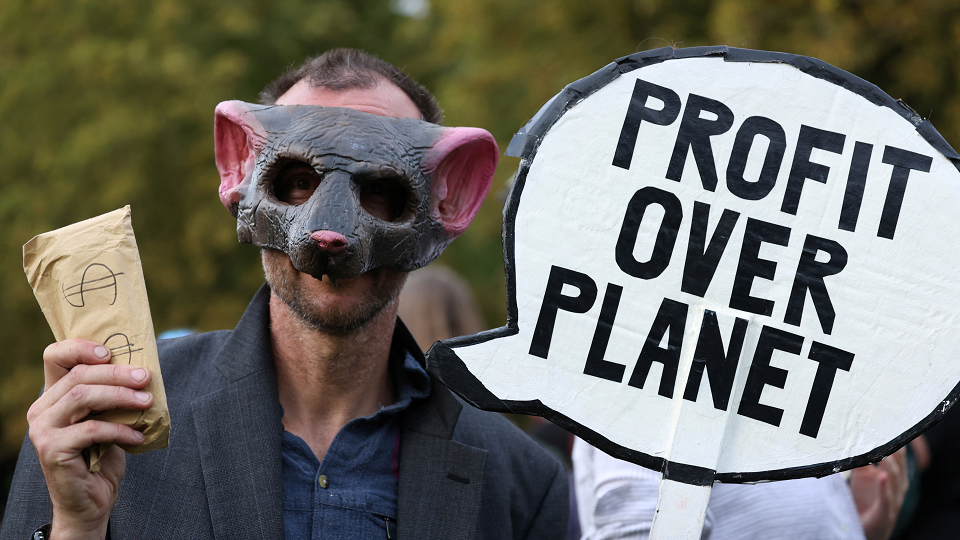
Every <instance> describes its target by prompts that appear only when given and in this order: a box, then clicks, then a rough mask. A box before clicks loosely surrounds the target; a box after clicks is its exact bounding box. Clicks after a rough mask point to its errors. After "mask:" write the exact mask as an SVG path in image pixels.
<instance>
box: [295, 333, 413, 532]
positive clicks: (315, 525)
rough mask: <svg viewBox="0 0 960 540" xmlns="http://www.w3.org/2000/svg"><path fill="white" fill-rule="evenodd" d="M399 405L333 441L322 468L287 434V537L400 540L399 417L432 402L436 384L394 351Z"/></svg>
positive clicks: (349, 427)
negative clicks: (414, 406)
mask: <svg viewBox="0 0 960 540" xmlns="http://www.w3.org/2000/svg"><path fill="white" fill-rule="evenodd" d="M390 373H391V376H392V377H393V382H394V385H395V395H396V396H397V401H396V403H394V404H393V405H390V406H389V407H384V408H382V409H380V410H379V411H377V412H376V413H375V414H373V415H372V416H365V417H363V418H355V419H353V420H351V421H350V422H348V423H347V425H345V426H343V428H341V429H340V431H339V432H338V433H337V435H336V437H334V439H333V442H332V443H331V444H330V448H329V449H328V450H327V453H326V455H325V456H324V458H323V463H320V462H319V461H318V460H317V457H316V456H315V455H314V454H313V451H312V450H310V447H309V446H307V443H306V442H304V440H303V439H301V438H300V437H298V436H296V435H294V434H292V433H290V432H288V431H284V432H283V444H282V455H283V531H284V537H285V538H287V539H309V540H314V539H321V538H323V539H335V540H361V539H363V540H365V539H370V538H396V537H397V534H396V520H397V484H398V480H399V474H400V412H402V411H403V410H405V409H406V408H407V407H409V406H410V403H411V402H412V401H413V400H418V399H424V398H426V397H427V396H428V395H429V394H430V377H429V376H428V375H427V372H426V371H424V369H423V367H421V366H420V364H419V363H418V362H417V361H416V359H414V357H413V356H412V355H411V354H410V353H409V352H407V351H398V350H396V349H393V350H391V351H390Z"/></svg>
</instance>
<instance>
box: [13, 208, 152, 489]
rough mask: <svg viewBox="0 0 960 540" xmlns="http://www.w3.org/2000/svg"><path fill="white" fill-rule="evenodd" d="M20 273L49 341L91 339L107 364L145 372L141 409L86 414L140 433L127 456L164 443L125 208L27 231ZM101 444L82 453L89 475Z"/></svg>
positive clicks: (146, 311)
mask: <svg viewBox="0 0 960 540" xmlns="http://www.w3.org/2000/svg"><path fill="white" fill-rule="evenodd" d="M23 270H24V271H25V272H26V274H27V280H28V281H29V282H30V286H31V287H33V293H34V295H35V296H36V297H37V302H39V303H40V308H41V309H42V310H43V314H44V316H45V317H46V318H47V322H48V323H49V324H50V329H51V330H53V335H54V336H55V337H56V339H57V341H62V340H64V339H74V338H82V339H89V340H91V341H96V342H98V343H102V344H103V345H104V346H106V347H107V348H108V349H110V352H111V354H112V355H113V356H112V358H111V359H110V363H111V364H132V365H137V366H141V367H143V368H145V369H148V370H150V375H151V378H150V384H148V385H147V386H146V388H144V390H145V391H147V392H150V393H151V394H153V405H152V406H151V407H150V408H149V409H147V410H145V411H134V410H123V409H114V410H110V411H97V412H94V413H92V414H90V415H89V416H88V417H87V419H92V418H96V419H97V420H103V421H106V422H117V423H120V424H126V425H128V426H131V427H133V428H134V429H137V430H139V431H141V432H143V434H144V442H143V443H142V444H140V445H138V446H126V445H120V447H121V448H123V449H124V450H126V451H127V452H130V453H131V454H140V453H143V452H148V451H150V450H157V449H160V448H166V446H167V438H168V436H169V434H170V413H169V411H168V410H167V397H166V394H165V393H164V390H163V379H162V378H161V376H160V362H159V357H158V356H157V340H156V337H155V335H154V333H153V320H152V319H151V317H150V306H149V304H148V303H147V288H146V285H145V284H144V281H143V269H142V268H141V265H140V252H139V251H138V250H137V241H136V239H135V238H134V236H133V225H132V224H131V222H130V207H129V206H125V207H123V208H121V209H119V210H115V211H113V212H110V213H107V214H104V215H102V216H98V217H95V218H91V219H88V220H85V221H81V222H79V223H74V224H73V225H69V226H67V227H64V228H62V229H57V230H55V231H51V232H47V233H43V234H40V235H38V236H35V237H34V238H32V239H31V240H30V241H29V242H27V243H26V244H24V246H23ZM107 448H108V446H107V445H99V444H98V445H94V446H92V447H91V448H90V449H89V450H88V452H87V454H85V457H87V458H88V464H89V468H90V471H91V472H97V471H99V470H100V457H101V456H102V455H103V453H104V452H105V451H106V450H107Z"/></svg>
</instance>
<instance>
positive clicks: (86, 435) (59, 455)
mask: <svg viewBox="0 0 960 540" xmlns="http://www.w3.org/2000/svg"><path fill="white" fill-rule="evenodd" d="M142 442H143V433H140V432H139V431H137V430H135V429H133V428H132V427H130V426H125V425H123V424H116V423H114V422H101V421H99V420H87V421H86V422H80V423H79V424H74V425H72V426H70V427H67V428H64V429H61V430H58V432H57V436H56V441H50V440H44V439H43V438H41V440H39V441H33V443H34V446H35V447H36V449H37V454H38V455H41V456H46V457H47V459H48V460H49V461H48V463H57V462H66V461H68V460H70V459H73V458H75V457H76V456H78V455H80V453H81V452H82V451H83V450H84V449H86V448H89V447H90V446H91V445H93V444H97V443H100V444H111V443H113V444H126V445H138V444H140V443H142ZM54 444H55V446H54Z"/></svg>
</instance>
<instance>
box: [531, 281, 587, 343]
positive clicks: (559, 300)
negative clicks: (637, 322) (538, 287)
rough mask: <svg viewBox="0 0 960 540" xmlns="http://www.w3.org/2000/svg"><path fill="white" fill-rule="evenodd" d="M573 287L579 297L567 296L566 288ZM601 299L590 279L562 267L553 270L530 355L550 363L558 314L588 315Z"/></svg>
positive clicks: (534, 332)
mask: <svg viewBox="0 0 960 540" xmlns="http://www.w3.org/2000/svg"><path fill="white" fill-rule="evenodd" d="M564 284H567V285H571V286H573V287H576V288H577V289H579V291H580V292H579V294H577V296H564V295H563V293H562V291H563V285H564ZM596 299H597V284H596V283H594V281H593V280H592V279H590V276H588V275H586V274H581V273H580V272H576V271H573V270H567V269H566V268H562V267H560V266H551V267H550V277H548V278H547V289H546V291H544V293H543V304H541V305H540V315H539V316H538V317H537V326H536V327H535V328H534V330H533V340H532V341H531V342H530V354H532V355H533V356H539V357H540V358H543V359H546V358H547V353H548V352H549V351H550V340H552V339H553V327H554V326H555V325H556V323H557V311H558V310H561V309H562V310H564V311H569V312H570V313H586V312H588V311H590V308H591V307H593V302H594V301H595V300H596Z"/></svg>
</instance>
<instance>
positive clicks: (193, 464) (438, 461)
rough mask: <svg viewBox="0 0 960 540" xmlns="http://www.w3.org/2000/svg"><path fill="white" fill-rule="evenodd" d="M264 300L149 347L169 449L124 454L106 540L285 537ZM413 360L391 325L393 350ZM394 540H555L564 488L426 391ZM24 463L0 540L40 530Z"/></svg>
mask: <svg viewBox="0 0 960 540" xmlns="http://www.w3.org/2000/svg"><path fill="white" fill-rule="evenodd" d="M268 298H269V289H268V288H267V287H266V286H264V287H263V288H261V289H260V291H259V292H258V293H257V295H256V296H255V297H254V299H253V301H252V302H251V303H250V307H248V308H247V311H246V313H244V315H243V318H242V319H241V320H240V322H239V324H238V325H237V328H236V329H235V330H234V331H232V332H229V331H221V332H210V333H206V334H200V335H196V336H189V337H186V338H180V339H174V340H163V341H160V342H159V346H160V359H161V367H162V372H163V379H164V386H165V387H166V391H167V400H168V404H169V407H170V415H171V423H172V426H173V427H172V431H171V433H170V445H169V447H168V448H166V449H164V450H157V451H154V452H149V453H146V454H142V455H129V454H128V455H127V470H126V476H125V477H124V479H123V482H122V484H121V486H120V496H119V500H118V502H117V505H116V506H115V507H114V510H113V513H112V514H111V517H110V532H109V537H110V538H112V539H113V540H125V539H134V538H138V539H160V538H171V539H173V538H177V539H183V538H218V539H224V540H226V539H241V538H261V539H280V538H283V488H282V485H281V474H280V473H281V458H280V441H281V436H282V433H283V425H282V424H281V421H280V420H281V414H282V413H281V410H280V404H279V400H278V398H277V382H276V374H275V372H274V368H273V361H272V357H271V354H270V337H269V332H268V329H267V325H268V323H269V314H268V310H267V300H268ZM397 341H399V342H400V344H401V345H403V346H405V347H406V348H407V349H409V350H410V351H413V352H414V354H416V355H417V356H418V360H420V361H421V362H423V361H424V360H423V355H422V354H421V353H420V352H419V351H420V350H419V348H418V347H417V345H416V343H415V342H414V340H413V338H412V337H411V336H410V334H409V332H407V330H406V328H405V327H404V326H403V324H402V323H400V322H399V321H398V322H397V328H396V331H395V333H394V342H395V343H396V342H397ZM401 429H402V438H401V451H400V452H401V454H400V480H399V494H398V498H399V502H398V509H397V532H398V536H399V537H400V538H404V539H433V538H436V539H444V540H448V539H505V538H543V539H554V538H565V537H566V528H567V513H568V509H569V502H568V498H567V477H566V474H565V472H564V470H563V468H562V467H561V466H560V464H559V463H557V461H556V460H554V459H553V458H552V457H551V456H549V455H548V454H547V453H546V452H545V451H544V450H542V449H541V448H540V447H539V446H538V445H537V444H536V443H534V442H533V441H532V440H530V439H529V438H528V437H527V436H526V435H524V434H523V433H522V432H521V431H520V430H518V429H516V428H515V427H514V426H513V425H512V424H510V422H508V421H507V420H505V419H504V418H502V417H501V416H500V415H497V414H493V413H487V412H483V411H479V410H477V409H474V408H472V407H470V406H469V405H464V404H462V403H461V402H460V401H459V400H458V399H457V398H456V397H454V396H453V394H452V393H451V392H450V391H449V390H447V388H446V387H444V386H443V385H442V384H440V383H439V382H437V381H436V380H435V379H434V384H433V385H432V392H431V395H430V397H429V399H427V400H424V401H421V402H419V403H417V404H414V405H413V406H411V407H410V408H409V409H408V410H407V411H405V412H404V415H403V417H402V428H401ZM50 512H51V510H50V498H49V494H48V493H47V488H46V484H45V482H44V479H43V474H42V472H41V470H40V466H39V463H38V462H37V457H36V452H35V451H34V449H33V446H32V445H31V444H30V441H29V439H26V440H25V441H24V445H23V448H22V449H21V452H20V458H19V461H18V463H17V469H16V473H15V475H14V479H13V486H12V488H11V491H10V497H9V501H8V504H7V508H6V512H5V515H4V520H3V526H2V529H0V540H6V539H15V540H26V539H27V538H29V535H30V533H31V532H33V530H34V529H36V528H37V527H39V526H41V525H43V524H45V523H48V522H49V521H50Z"/></svg>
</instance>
